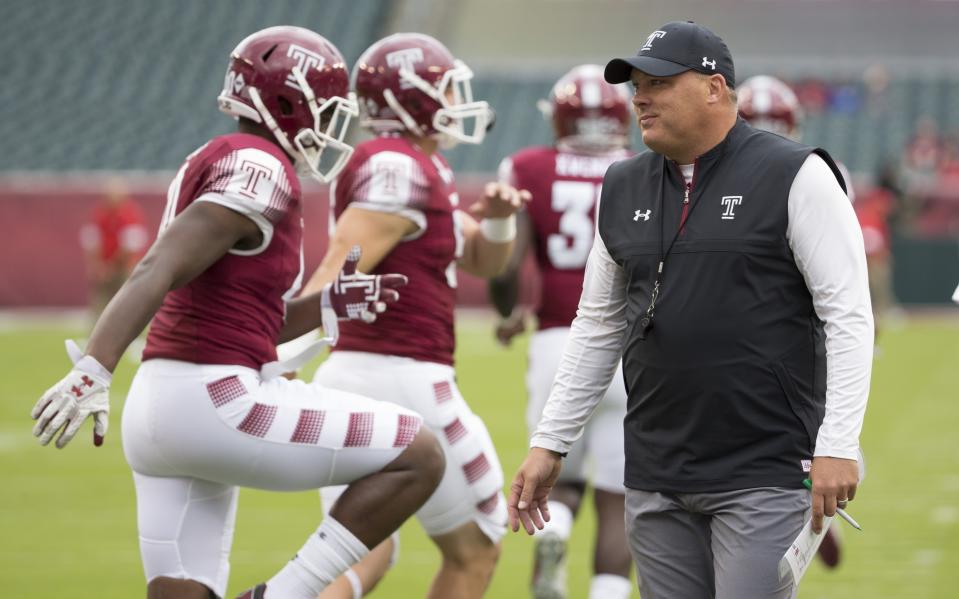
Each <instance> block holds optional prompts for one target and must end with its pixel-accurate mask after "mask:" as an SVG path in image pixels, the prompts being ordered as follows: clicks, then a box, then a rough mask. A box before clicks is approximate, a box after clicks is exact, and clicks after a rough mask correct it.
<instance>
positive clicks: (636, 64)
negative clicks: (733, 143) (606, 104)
mask: <svg viewBox="0 0 959 599" xmlns="http://www.w3.org/2000/svg"><path fill="white" fill-rule="evenodd" d="M633 69H636V70H637V71H642V72H643V73H646V74H647V75H650V76H653V77H671V76H673V75H679V74H680V73H683V72H686V71H697V72H699V73H704V74H706V75H713V74H719V75H722V76H723V79H725V80H726V85H727V86H729V87H735V85H736V69H735V67H734V66H733V57H732V54H730V52H729V48H728V47H726V42H724V41H723V40H722V39H721V38H720V37H719V36H718V35H716V34H715V33H713V32H712V31H710V30H709V29H708V28H706V27H703V26H702V25H699V24H696V23H693V22H692V21H673V22H671V23H666V24H665V25H663V26H662V27H660V28H659V29H657V30H656V31H654V32H653V33H651V34H650V35H649V37H647V38H646V41H645V43H644V44H643V47H642V48H640V50H639V52H638V53H637V55H636V56H631V57H629V58H614V59H613V60H611V61H609V63H608V64H607V65H606V71H605V73H604V75H605V77H606V81H608V82H610V83H626V82H627V81H629V80H630V76H631V75H632V73H633Z"/></svg>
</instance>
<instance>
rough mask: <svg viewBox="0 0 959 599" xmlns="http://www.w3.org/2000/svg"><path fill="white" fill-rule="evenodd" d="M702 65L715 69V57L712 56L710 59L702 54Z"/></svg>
mask: <svg viewBox="0 0 959 599" xmlns="http://www.w3.org/2000/svg"><path fill="white" fill-rule="evenodd" d="M703 66H704V67H709V68H711V69H712V70H714V71H715V70H716V59H715V58H714V59H712V60H709V59H708V58H706V57H705V56H703Z"/></svg>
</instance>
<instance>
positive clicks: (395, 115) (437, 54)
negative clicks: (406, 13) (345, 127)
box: [353, 33, 491, 147]
mask: <svg viewBox="0 0 959 599" xmlns="http://www.w3.org/2000/svg"><path fill="white" fill-rule="evenodd" d="M472 78H473V72H472V71H471V70H470V69H469V67H467V66H466V64H464V63H463V62H462V61H460V60H457V59H455V58H453V55H452V54H450V51H449V50H447V49H446V46H444V45H443V44H441V43H440V42H439V41H437V40H435V39H433V38H432V37H430V36H428V35H423V34H421V33H396V34H393V35H391V36H389V37H385V38H383V39H381V40H380V41H378V42H376V43H375V44H373V45H372V46H370V47H369V48H367V50H366V52H364V53H363V55H362V56H360V58H359V60H358V61H357V62H356V66H355V67H354V68H353V89H355V90H356V94H357V96H359V103H360V108H361V110H362V111H363V115H362V118H361V120H360V123H361V124H362V125H363V126H365V127H368V128H370V129H372V130H373V131H375V132H383V131H409V132H410V133H412V134H414V135H416V136H419V137H427V136H433V137H437V138H438V139H439V140H440V144H441V145H442V146H443V147H450V146H452V145H455V144H456V143H458V142H464V143H471V144H478V143H481V142H482V141H483V138H484V137H485V135H486V129H487V125H488V124H489V122H490V119H491V111H490V108H489V104H487V103H486V102H481V101H474V100H473V91H472V88H471V87H470V80H471V79H472Z"/></svg>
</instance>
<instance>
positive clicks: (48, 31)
mask: <svg viewBox="0 0 959 599" xmlns="http://www.w3.org/2000/svg"><path fill="white" fill-rule="evenodd" d="M93 7H95V8H96V9H95V10H91V8H93ZM380 8H381V5H380V3H379V2H378V0H323V2H297V1H295V0H273V1H271V2H258V1H256V0H235V1H231V2H193V1H191V0H166V1H164V2H150V1H149V0H100V1H98V2H96V3H95V4H93V3H87V2H47V1H44V2H18V3H17V6H16V9H11V10H6V11H4V18H3V23H2V24H0V51H2V53H3V55H4V56H7V57H9V60H7V61H6V63H5V67H4V70H5V77H4V86H3V88H2V91H0V103H2V105H3V107H4V108H3V110H4V116H5V118H3V119H0V170H5V171H10V170H57V171H62V170H90V169H94V170H101V169H123V170H144V169H146V170H154V169H173V168H176V167H177V166H178V165H179V164H180V162H181V161H182V160H183V157H184V156H185V155H186V154H187V153H189V152H191V151H192V150H193V149H195V148H196V147H197V146H198V145H199V144H201V143H203V142H204V141H206V140H207V139H209V137H210V136H211V135H216V134H218V133H222V132H226V131H228V130H229V129H230V128H231V124H230V121H229V120H228V119H226V118H224V117H223V116H222V115H220V114H219V112H218V111H217V109H216V105H215V102H214V100H215V98H216V95H217V93H218V92H219V90H220V88H221V86H222V83H223V82H222V79H221V77H222V73H223V72H224V69H225V68H226V61H227V56H228V54H229V51H230V50H231V49H232V48H233V46H235V45H236V43H237V42H238V41H240V40H241V39H242V38H243V37H244V36H246V35H247V34H249V33H251V32H252V31H255V30H257V29H260V28H263V27H267V26H271V25H281V24H299V25H303V26H306V27H310V28H312V29H315V30H316V31H318V32H320V33H321V34H324V35H327V36H329V37H330V38H332V39H335V40H336V44H337V45H338V46H339V48H340V50H341V51H342V52H343V53H344V55H345V57H346V59H347V61H348V62H349V63H350V64H352V63H353V61H355V60H356V58H357V57H358V56H359V54H360V52H362V51H363V49H364V48H365V47H366V45H367V44H368V43H369V41H370V40H372V39H375V38H376V36H377V35H378V34H379V31H380V29H381V28H382V19H383V18H384V11H382V10H380Z"/></svg>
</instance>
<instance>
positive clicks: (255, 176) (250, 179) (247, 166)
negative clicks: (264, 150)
mask: <svg viewBox="0 0 959 599" xmlns="http://www.w3.org/2000/svg"><path fill="white" fill-rule="evenodd" d="M240 170H242V171H245V172H246V173H247V179H246V182H245V183H244V184H243V187H242V188H241V189H240V190H239V193H240V195H244V196H246V197H248V198H250V199H251V200H255V199H256V198H257V190H256V186H257V184H258V183H259V182H260V179H262V178H263V177H266V178H267V180H271V179H273V169H271V168H270V167H268V166H264V165H262V164H259V163H258V162H253V161H252V160H244V161H243V162H241V163H240Z"/></svg>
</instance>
